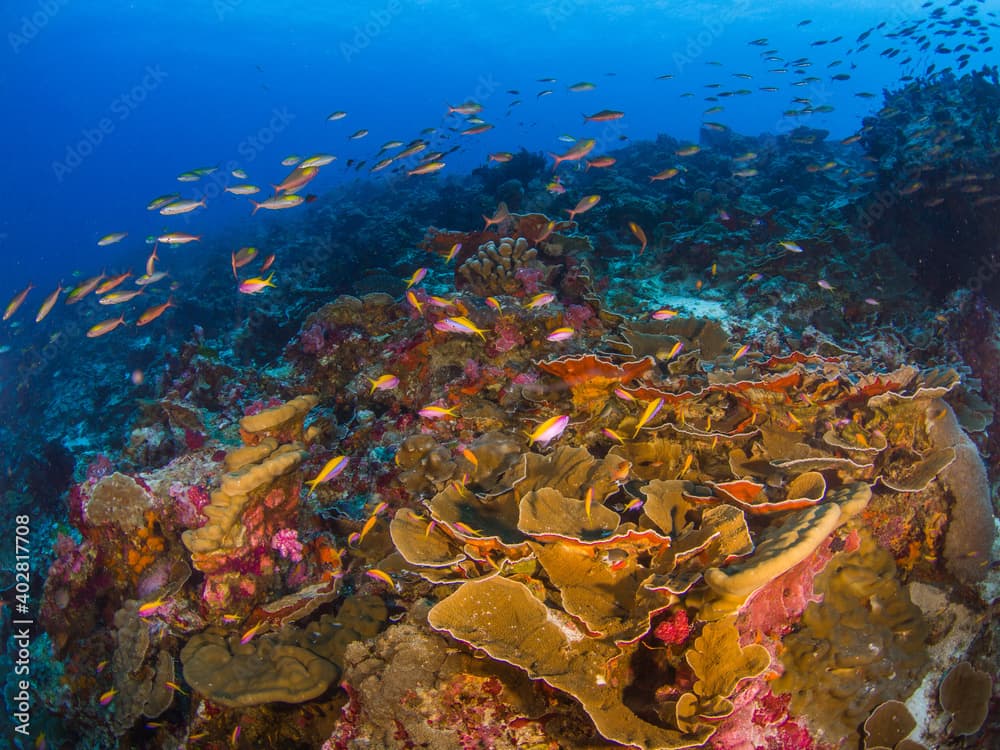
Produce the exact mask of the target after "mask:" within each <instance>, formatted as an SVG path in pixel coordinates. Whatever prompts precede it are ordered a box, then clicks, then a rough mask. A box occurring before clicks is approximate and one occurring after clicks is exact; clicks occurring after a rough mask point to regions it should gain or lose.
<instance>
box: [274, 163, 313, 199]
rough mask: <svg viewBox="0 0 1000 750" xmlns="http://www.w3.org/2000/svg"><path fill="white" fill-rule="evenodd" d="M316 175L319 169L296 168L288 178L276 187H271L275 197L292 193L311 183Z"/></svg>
mask: <svg viewBox="0 0 1000 750" xmlns="http://www.w3.org/2000/svg"><path fill="white" fill-rule="evenodd" d="M318 174H319V167H296V168H295V169H293V170H292V171H291V173H290V174H289V175H288V177H286V178H285V179H283V180H282V181H281V182H279V183H278V184H277V185H271V187H273V188H274V194H275V195H278V194H279V193H294V192H295V191H296V190H298V189H299V188H301V187H305V186H306V185H308V184H309V183H310V182H312V181H313V180H314V179H315V178H316V175H318ZM272 200H273V199H272Z"/></svg>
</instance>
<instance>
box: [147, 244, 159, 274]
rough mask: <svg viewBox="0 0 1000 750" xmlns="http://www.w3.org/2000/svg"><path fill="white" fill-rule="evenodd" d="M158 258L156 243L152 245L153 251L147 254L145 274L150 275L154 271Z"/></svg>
mask: <svg viewBox="0 0 1000 750" xmlns="http://www.w3.org/2000/svg"><path fill="white" fill-rule="evenodd" d="M159 259H160V256H159V255H157V254H156V245H155V244H154V245H153V252H151V253H150V254H149V257H148V258H146V275H147V276H152V275H153V274H154V273H156V261H158V260H159Z"/></svg>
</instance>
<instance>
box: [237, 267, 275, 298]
mask: <svg viewBox="0 0 1000 750" xmlns="http://www.w3.org/2000/svg"><path fill="white" fill-rule="evenodd" d="M273 278H274V271H271V275H270V276H268V277H267V278H266V279H262V278H261V277H259V276H257V277H255V278H252V279H247V280H246V281H241V282H240V285H239V290H240V292H241V293H242V294H260V293H261V292H263V291H264V290H265V289H266V288H267V287H269V286H271V287H273V286H275V284H274V283H273V282H272V281H271V279H273Z"/></svg>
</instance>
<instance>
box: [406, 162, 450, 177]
mask: <svg viewBox="0 0 1000 750" xmlns="http://www.w3.org/2000/svg"><path fill="white" fill-rule="evenodd" d="M444 167H445V163H444V162H443V161H429V162H427V163H426V164H421V165H420V166H417V167H414V168H413V169H411V170H409V171H408V172H407V173H406V175H407V176H408V177H412V176H413V175H418V174H430V173H431V172H437V171H438V170H439V169H444Z"/></svg>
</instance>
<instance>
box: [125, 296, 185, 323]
mask: <svg viewBox="0 0 1000 750" xmlns="http://www.w3.org/2000/svg"><path fill="white" fill-rule="evenodd" d="M171 307H176V305H175V304H174V301H173V299H170V298H168V299H167V301H166V302H164V303H162V304H159V305H153V306H152V307H150V308H149V309H148V310H146V311H145V312H144V313H143V314H142V315H140V316H139V319H138V320H137V321H135V324H136V325H137V326H144V325H147V324H148V323H152V322H153V321H154V320H156V319H157V318H158V317H160V316H161V315H163V313H165V312H166V311H167V309H168V308H171Z"/></svg>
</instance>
